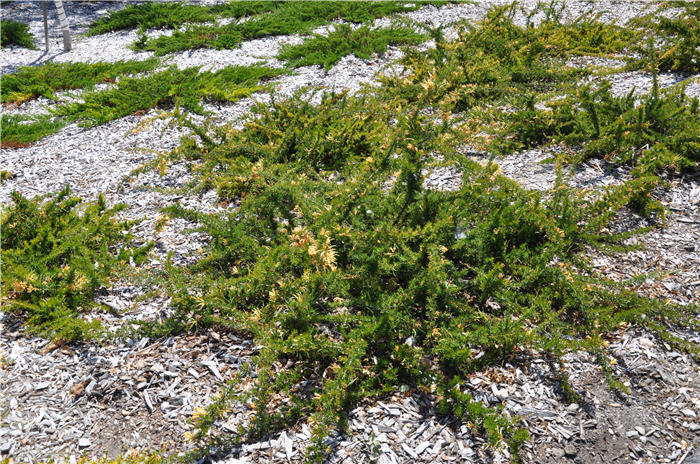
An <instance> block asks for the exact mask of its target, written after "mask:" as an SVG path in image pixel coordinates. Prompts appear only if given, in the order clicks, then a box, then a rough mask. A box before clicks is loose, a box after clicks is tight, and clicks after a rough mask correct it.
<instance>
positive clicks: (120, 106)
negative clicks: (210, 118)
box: [55, 66, 284, 127]
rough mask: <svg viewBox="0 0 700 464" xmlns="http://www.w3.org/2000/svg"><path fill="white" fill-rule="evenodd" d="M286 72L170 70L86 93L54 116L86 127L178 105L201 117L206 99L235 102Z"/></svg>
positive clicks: (234, 68)
mask: <svg viewBox="0 0 700 464" xmlns="http://www.w3.org/2000/svg"><path fill="white" fill-rule="evenodd" d="M283 72H284V70H280V69H273V68H268V67H264V66H230V67H227V68H224V69H221V70H219V71H216V72H211V71H206V72H199V68H187V69H184V70H180V69H178V68H177V67H171V68H168V69H166V70H164V71H161V72H158V73H155V74H151V75H148V76H145V77H139V78H130V77H127V78H123V79H120V80H119V82H118V83H117V86H116V88H114V89H109V90H105V91H101V92H90V93H87V94H86V95H84V101H83V102H78V103H72V104H69V105H63V106H60V107H58V108H56V109H55V113H56V114H57V115H59V116H62V117H65V118H66V119H67V120H69V121H76V120H77V121H80V123H81V124H82V125H84V126H86V127H91V126H97V125H100V124H104V123H106V122H109V121H112V120H114V119H118V118H121V117H124V116H128V115H130V114H133V113H135V112H137V111H142V112H143V111H148V110H151V109H153V108H156V107H159V106H173V105H177V106H179V107H183V108H186V109H189V110H190V111H193V112H197V113H201V112H202V111H203V109H202V106H201V101H202V99H203V98H206V99H210V100H220V101H235V100H238V99H240V98H243V97H246V96H248V95H250V94H252V93H253V92H256V91H258V90H260V89H261V88H262V86H261V84H260V80H265V79H270V78H273V77H276V76H278V75H280V74H282V73H283Z"/></svg>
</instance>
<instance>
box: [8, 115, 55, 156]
mask: <svg viewBox="0 0 700 464" xmlns="http://www.w3.org/2000/svg"><path fill="white" fill-rule="evenodd" d="M65 125H66V122H65V121H64V120H62V119H60V118H53V117H51V116H49V115H40V116H30V115H7V114H3V115H2V148H24V147H27V146H29V145H31V144H32V143H34V142H36V141H37V140H40V139H43V138H44V137H46V136H47V135H51V134H53V133H55V132H57V131H59V130H60V129H61V128H62V127H64V126H65Z"/></svg>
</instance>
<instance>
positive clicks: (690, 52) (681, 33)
mask: <svg viewBox="0 0 700 464" xmlns="http://www.w3.org/2000/svg"><path fill="white" fill-rule="evenodd" d="M631 24H632V25H633V26H637V27H640V28H641V30H642V34H643V35H644V36H646V37H647V38H648V39H649V40H651V41H652V42H656V43H657V46H658V48H659V49H658V50H654V55H653V56H649V53H648V49H647V48H643V47H638V49H637V51H638V52H639V53H641V54H643V55H646V56H647V60H648V61H650V62H651V63H652V64H654V65H656V66H657V67H658V69H659V70H661V71H682V72H688V73H693V74H697V73H698V72H700V0H691V1H678V0H672V1H664V2H661V4H660V5H659V6H658V8H657V9H656V11H655V12H654V13H652V14H649V15H646V16H643V17H641V18H635V19H634V20H632V22H631ZM641 42H642V43H644V40H642V41H641ZM656 55H658V57H657V56H656ZM640 64H642V65H643V64H644V61H642V62H641V63H640Z"/></svg>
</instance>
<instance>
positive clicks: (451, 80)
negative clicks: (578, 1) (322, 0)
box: [384, 3, 634, 112]
mask: <svg viewBox="0 0 700 464" xmlns="http://www.w3.org/2000/svg"><path fill="white" fill-rule="evenodd" d="M518 11H519V10H518V6H517V4H515V3H514V4H511V5H507V6H501V7H494V8H492V9H491V10H490V11H489V12H488V13H487V14H486V16H485V18H484V19H483V20H482V21H481V22H480V23H478V24H477V25H471V24H463V25H462V26H461V27H460V29H459V30H458V38H457V39H456V40H450V41H448V40H446V39H445V38H444V37H443V33H442V31H441V30H439V29H438V30H434V31H432V34H433V37H434V39H435V41H436V47H435V48H434V49H431V50H427V51H422V50H420V51H419V50H413V51H411V52H409V53H408V54H407V55H406V57H405V58H404V59H403V60H402V64H403V65H404V66H405V69H406V71H405V72H404V74H403V75H400V76H396V77H392V78H385V79H384V84H385V85H386V87H387V88H386V91H387V92H389V93H390V94H393V95H398V96H401V97H402V98H405V99H407V100H409V101H415V100H416V99H419V98H423V96H424V94H425V93H426V91H428V92H431V94H432V98H433V101H434V102H435V103H437V104H439V105H440V106H442V107H443V108H444V109H447V110H450V111H454V112H463V111H468V110H471V109H473V108H475V107H477V106H479V105H484V104H488V105H493V104H500V105H504V106H507V107H518V106H522V105H523V104H524V102H526V101H527V100H528V99H530V98H533V97H534V96H536V95H538V94H543V93H545V94H546V93H547V92H552V91H554V90H558V89H561V88H562V87H564V86H566V85H570V83H571V82H572V81H575V80H576V79H578V78H579V77H581V76H582V75H583V74H584V73H585V71H584V70H581V69H574V68H570V67H566V66H564V59H565V58H566V57H569V56H572V55H578V54H609V53H614V52H619V51H621V50H622V49H624V48H625V47H626V46H628V44H629V42H630V40H631V39H632V37H633V36H634V34H633V33H632V32H630V31H628V30H627V29H625V28H622V27H619V26H616V25H611V24H604V23H600V22H598V21H597V19H598V18H597V16H591V17H588V16H583V17H581V18H579V19H578V20H577V21H575V22H573V23H566V22H564V21H563V20H561V18H560V12H559V11H558V10H556V9H554V8H553V7H549V8H545V7H542V6H539V7H537V8H536V9H534V10H532V11H529V12H527V11H525V13H526V15H527V17H528V18H532V17H534V16H535V15H537V14H543V15H544V18H543V19H542V21H541V22H540V23H539V24H538V25H534V24H533V23H532V22H531V21H530V20H529V19H528V21H527V24H526V25H522V26H521V25H518V24H516V22H515V21H514V16H515V14H516V13H517V12H518Z"/></svg>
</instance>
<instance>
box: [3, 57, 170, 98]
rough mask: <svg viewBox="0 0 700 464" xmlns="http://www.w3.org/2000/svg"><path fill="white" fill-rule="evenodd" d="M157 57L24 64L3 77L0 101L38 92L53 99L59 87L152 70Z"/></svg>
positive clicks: (91, 84) (82, 86)
mask: <svg viewBox="0 0 700 464" xmlns="http://www.w3.org/2000/svg"><path fill="white" fill-rule="evenodd" d="M156 66H158V60H156V59H149V60H145V61H117V62H116V63H46V64H43V65H41V66H27V67H24V68H20V69H19V71H17V72H15V73H12V74H6V75H4V76H3V77H2V89H0V92H1V93H0V101H1V102H2V103H14V104H20V103H23V102H25V101H27V100H31V99H34V98H37V97H39V96H42V97H46V98H51V99H55V98H56V95H55V93H56V92H57V91H60V90H72V89H88V90H89V89H91V88H93V87H94V86H95V84H100V83H106V82H114V81H115V80H116V78H117V77H119V76H124V75H128V74H138V73H144V72H148V71H152V70H153V69H155V68H156Z"/></svg>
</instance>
